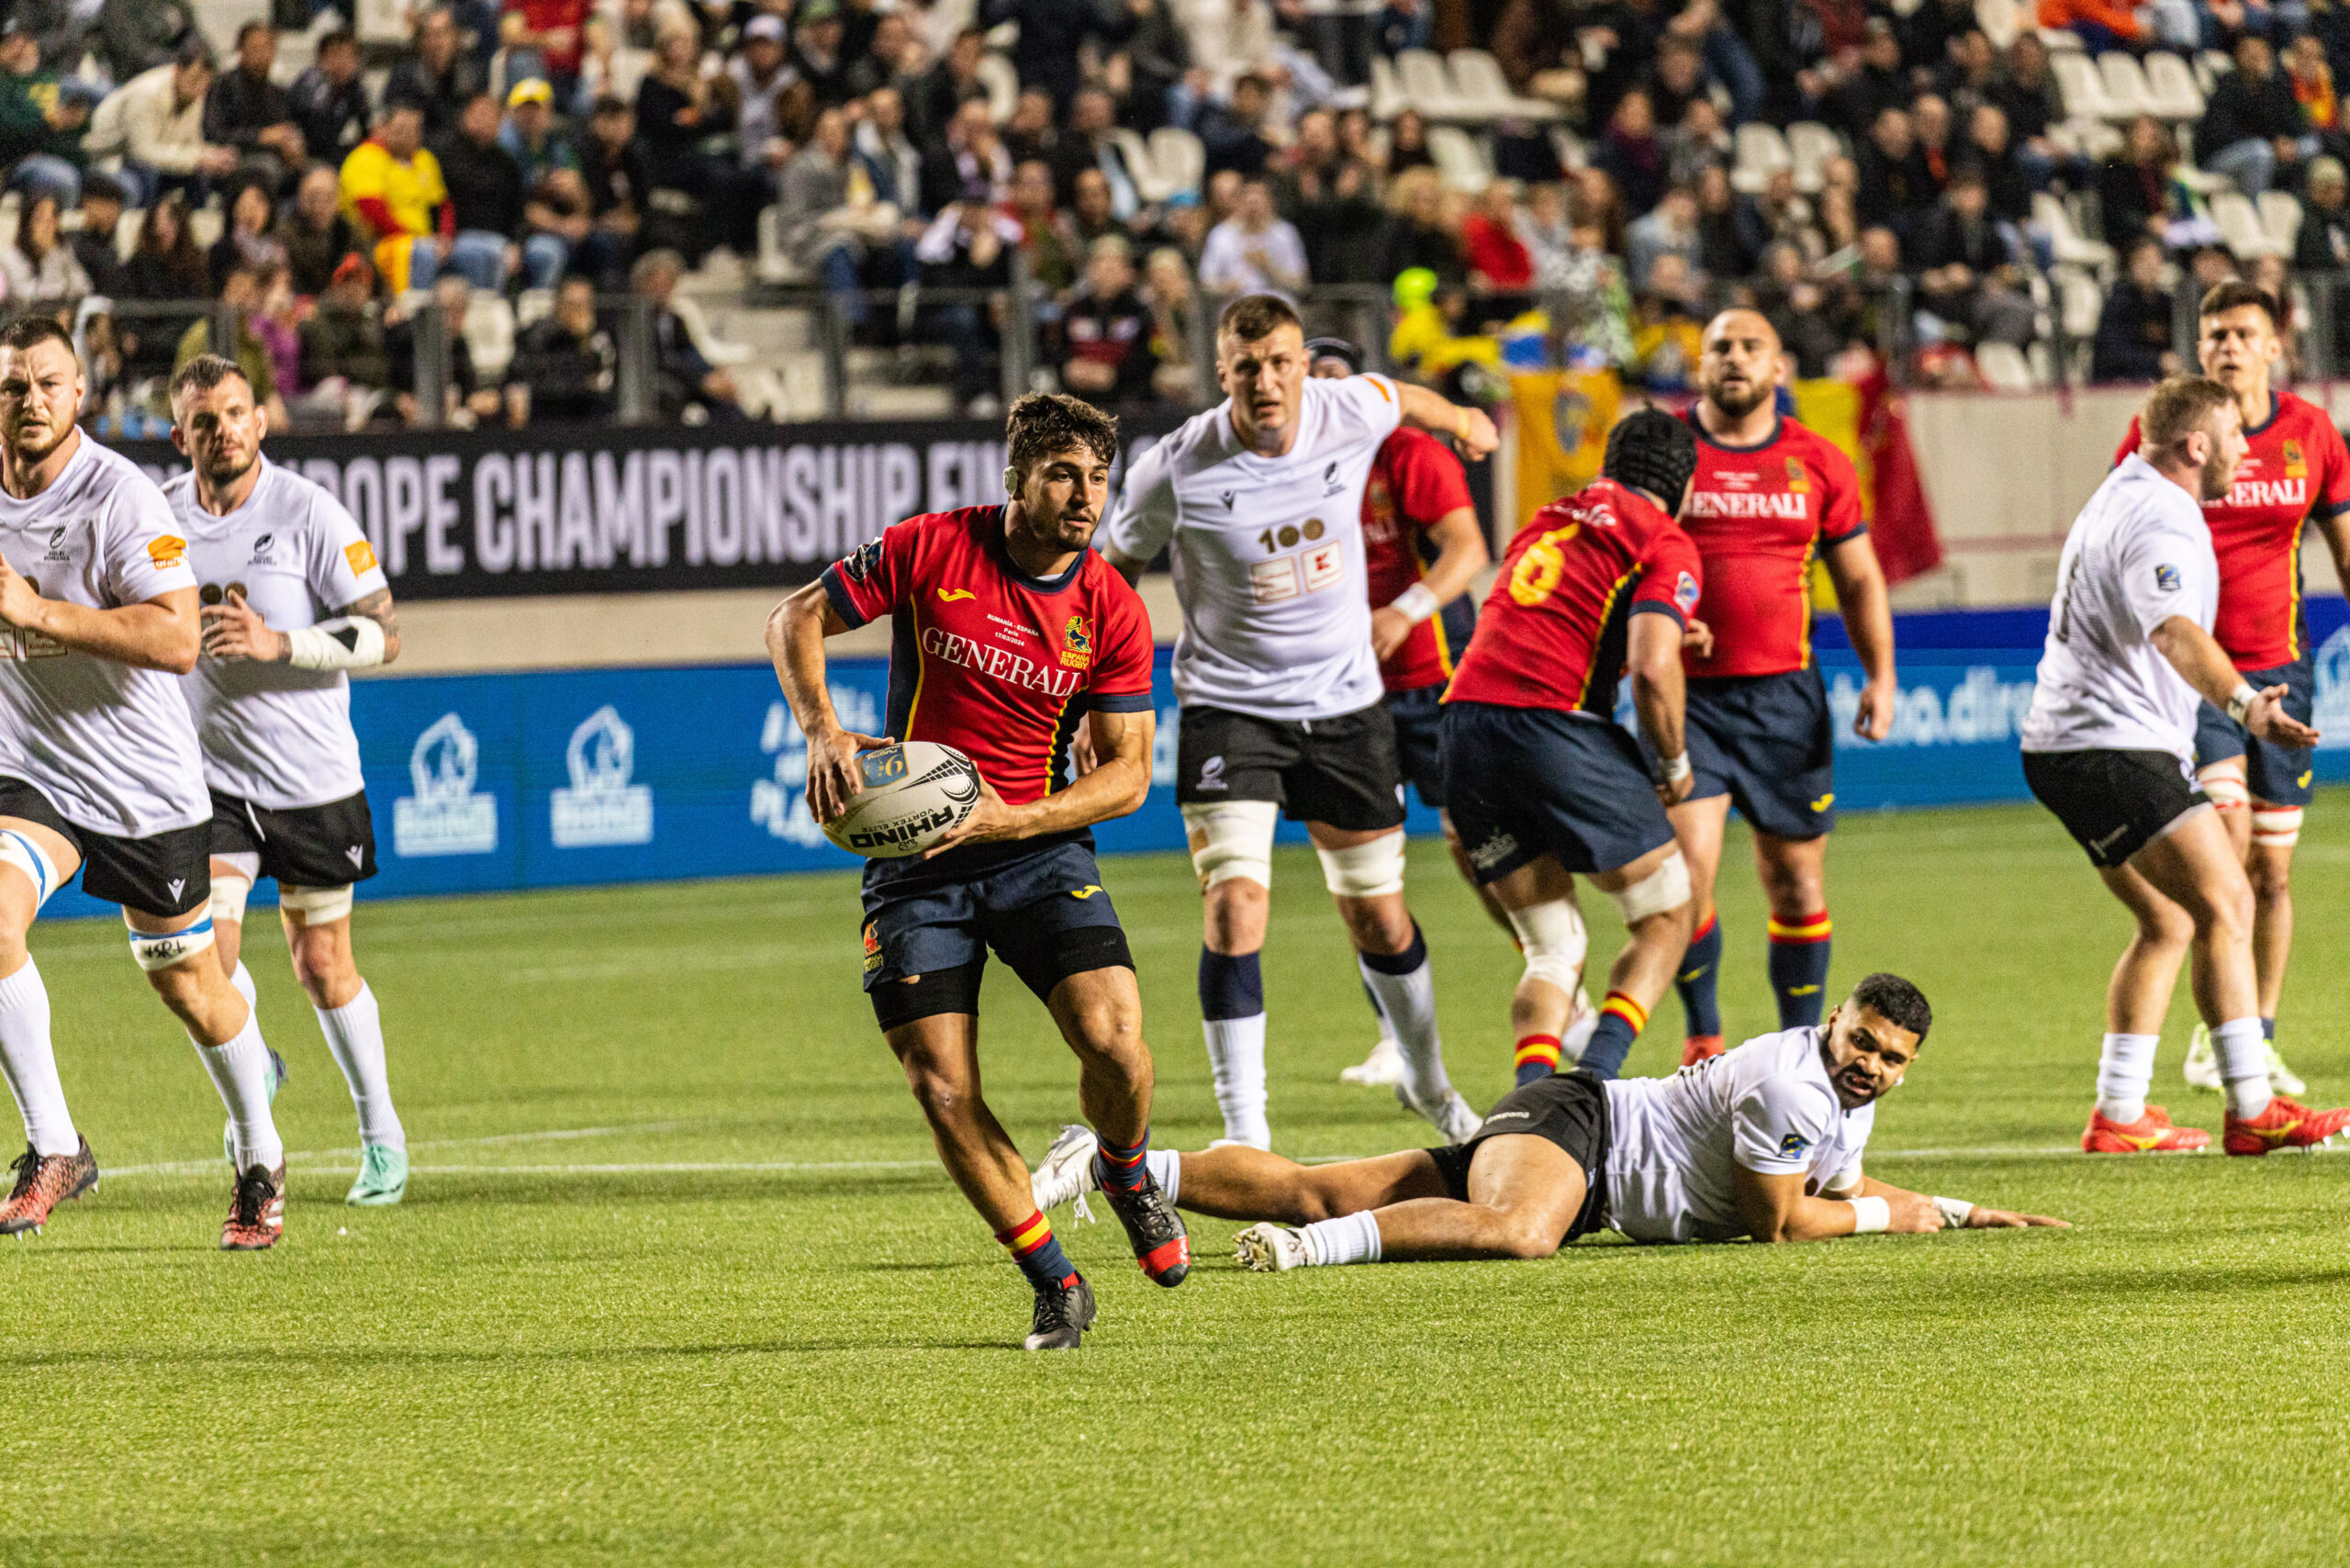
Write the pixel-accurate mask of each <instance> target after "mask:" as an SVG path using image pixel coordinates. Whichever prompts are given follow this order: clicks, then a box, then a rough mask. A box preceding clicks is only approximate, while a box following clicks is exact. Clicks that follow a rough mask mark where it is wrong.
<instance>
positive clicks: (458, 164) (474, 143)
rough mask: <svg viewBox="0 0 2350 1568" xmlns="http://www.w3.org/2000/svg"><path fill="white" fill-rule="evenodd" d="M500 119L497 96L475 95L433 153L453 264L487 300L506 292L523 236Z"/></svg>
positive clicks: (516, 168)
mask: <svg viewBox="0 0 2350 1568" xmlns="http://www.w3.org/2000/svg"><path fill="white" fill-rule="evenodd" d="M502 119H503V117H502V116H501V115H500V113H499V112H498V97H497V95H495V94H492V93H487V92H482V93H476V94H475V95H473V96H472V97H471V98H469V99H467V100H466V101H465V106H464V109H463V110H461V111H460V112H459V113H458V116H457V128H456V129H455V131H454V132H453V133H452V134H451V135H449V136H447V137H444V138H442V141H441V144H440V146H439V147H438V148H436V149H435V150H434V156H435V157H437V158H438V159H439V160H440V162H441V180H442V185H444V186H445V187H446V188H447V190H448V193H449V196H448V200H449V206H450V207H451V208H452V209H453V211H454V212H455V214H456V217H455V218H454V220H453V221H454V222H455V224H456V226H457V236H456V240H455V241H454V243H453V252H452V253H453V258H454V259H453V263H452V264H453V265H454V266H455V267H456V268H457V269H458V270H459V271H460V272H462V273H464V274H465V277H466V279H467V281H469V282H471V283H472V284H473V286H475V287H476V288H484V289H487V290H488V291H489V292H491V293H492V294H500V293H503V292H505V288H506V280H507V278H508V277H509V276H510V275H511V274H513V271H514V269H515V267H516V266H518V265H519V264H520V262H521V259H522V258H521V252H520V250H519V249H518V248H517V246H516V244H515V236H517V235H519V234H520V233H521V232H522V222H523V215H522V207H523V203H524V186H523V184H522V166H521V165H520V164H519V163H517V162H515V161H514V155H513V154H512V153H511V152H509V151H506V149H505V148H503V147H501V146H499V145H498V129H499V127H500V123H501V121H502ZM557 266H558V270H559V269H560V263H557ZM549 281H550V282H552V281H553V280H552V278H550V279H549ZM541 286H544V285H541Z"/></svg>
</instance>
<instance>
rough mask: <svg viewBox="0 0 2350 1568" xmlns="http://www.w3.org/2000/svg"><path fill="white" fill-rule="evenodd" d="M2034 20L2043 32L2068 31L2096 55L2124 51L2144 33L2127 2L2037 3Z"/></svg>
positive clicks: (2054, 0) (2061, 0) (2063, 0)
mask: <svg viewBox="0 0 2350 1568" xmlns="http://www.w3.org/2000/svg"><path fill="white" fill-rule="evenodd" d="M2038 20H2039V22H2040V25H2041V26H2042V27H2043V28H2071V29H2072V30H2073V31H2074V32H2076V33H2078V34H2079V35H2080V37H2081V41H2082V42H2083V43H2086V44H2087V45H2088V46H2089V48H2090V49H2091V50H2095V51H2096V52H2097V53H2099V54H2102V53H2104V52H2105V51H2106V50H2109V49H2128V48H2129V47H2130V46H2132V44H2135V43H2136V42H2138V40H2139V39H2140V37H2141V36H2142V35H2143V31H2144V29H2143V28H2142V27H2141V26H2140V24H2139V21H2138V14H2137V13H2136V12H2135V11H2133V10H2132V9H2131V7H2130V4H2129V0H2040V11H2039V17H2038Z"/></svg>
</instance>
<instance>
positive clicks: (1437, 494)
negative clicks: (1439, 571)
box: [1362, 425, 1477, 691]
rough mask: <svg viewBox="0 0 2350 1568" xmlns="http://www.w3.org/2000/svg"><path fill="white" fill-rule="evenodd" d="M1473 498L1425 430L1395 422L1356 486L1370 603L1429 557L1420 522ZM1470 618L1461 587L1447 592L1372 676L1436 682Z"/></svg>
mask: <svg viewBox="0 0 2350 1568" xmlns="http://www.w3.org/2000/svg"><path fill="white" fill-rule="evenodd" d="M1473 504H1474V503H1473V501H1472V498H1471V497H1470V494H1469V476H1468V474H1467V473H1466V472H1464V471H1463V470H1462V468H1461V466H1460V459H1459V458H1458V457H1455V456H1454V455H1452V453H1451V451H1450V449H1449V448H1448V447H1447V446H1446V445H1445V444H1444V442H1440V441H1438V440H1437V438H1436V437H1434V436H1432V435H1429V434H1428V433H1427V431H1416V430H1414V429H1412V428H1411V427H1410V426H1408V425H1404V426H1399V427H1397V429H1396V431H1395V433H1394V434H1393V435H1391V436H1389V437H1388V438H1387V440H1386V441H1385V442H1383V443H1382V445H1381V446H1380V449H1379V455H1378V456H1377V457H1376V458H1374V459H1372V461H1371V479H1370V482H1369V483H1367V484H1366V485H1364V486H1363V490H1362V554H1363V569H1364V573H1365V576H1366V577H1368V578H1369V579H1370V583H1371V608H1372V609H1373V610H1378V609H1380V608H1382V606H1384V605H1388V604H1391V603H1393V602H1394V599H1395V596H1396V595H1397V594H1399V593H1402V592H1403V591H1404V589H1405V588H1410V587H1411V586H1412V585H1413V584H1414V583H1416V582H1418V581H1419V580H1420V578H1421V577H1423V576H1424V575H1425V574H1426V572H1427V566H1428V563H1429V562H1431V561H1434V560H1435V559H1436V558H1437V555H1438V549H1437V546H1436V543H1435V542H1434V541H1433V540H1431V539H1429V538H1428V536H1427V532H1425V530H1426V528H1427V525H1428V524H1429V523H1432V522H1435V521H1437V520H1438V519H1439V518H1441V517H1443V516H1444V515H1445V513H1447V512H1449V511H1457V510H1460V508H1462V507H1465V506H1471V505H1473ZM1476 625H1477V610H1476V606H1475V605H1474V604H1472V602H1471V601H1470V599H1469V596H1468V595H1467V594H1465V593H1464V594H1457V595H1455V596H1454V597H1453V600H1452V602H1451V603H1449V604H1448V605H1446V606H1444V607H1443V608H1442V609H1441V610H1438V611H1437V612H1436V613H1435V614H1434V615H1432V616H1430V617H1428V619H1427V620H1426V621H1423V622H1420V623H1419V624H1418V625H1416V626H1415V627H1413V628H1412V631H1411V634H1410V635H1409V636H1407V637H1405V638H1404V641H1403V644H1402V645H1401V646H1399V647H1397V648H1396V650H1395V651H1394V652H1393V653H1392V654H1390V655H1387V658H1386V661H1385V662H1384V663H1382V665H1381V666H1379V675H1380V678H1381V679H1382V681H1384V682H1385V683H1386V685H1387V689H1388V690H1390V691H1417V690H1419V689H1421V688H1422V687H1427V686H1441V685H1443V684H1444V683H1445V680H1446V679H1447V678H1449V677H1450V675H1451V674H1452V666H1453V662H1454V661H1455V660H1456V659H1458V658H1459V657H1460V650H1461V649H1462V648H1463V647H1464V646H1466V645H1467V644H1468V642H1469V633H1471V632H1472V631H1473V630H1475V628H1476Z"/></svg>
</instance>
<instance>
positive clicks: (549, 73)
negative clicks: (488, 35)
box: [498, 0, 589, 103]
mask: <svg viewBox="0 0 2350 1568" xmlns="http://www.w3.org/2000/svg"><path fill="white" fill-rule="evenodd" d="M588 11H589V6H588V0H505V4H504V11H503V14H502V15H501V16H500V17H498V39H499V40H500V41H501V42H503V43H504V44H505V45H506V47H507V49H508V50H509V54H511V55H527V56H530V57H532V58H531V59H527V60H524V61H522V62H520V63H522V64H523V65H525V66H528V65H530V64H531V63H532V61H535V63H536V66H537V69H535V70H527V71H525V72H523V73H522V74H525V75H531V76H539V77H543V78H544V79H545V80H546V81H547V82H548V83H549V84H551V85H552V86H553V87H554V90H555V93H556V94H557V95H559V96H560V97H561V98H562V99H563V100H564V102H565V103H569V102H570V101H571V99H572V95H573V94H575V93H576V92H577V91H578V88H579V65H580V60H581V58H582V56H583V55H584V54H585V52H586V44H587V28H588ZM509 79H510V78H509Z"/></svg>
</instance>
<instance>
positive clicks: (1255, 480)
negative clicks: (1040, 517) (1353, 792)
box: [1103, 375, 1402, 720]
mask: <svg viewBox="0 0 2350 1568" xmlns="http://www.w3.org/2000/svg"><path fill="white" fill-rule="evenodd" d="M1401 413H1402V402H1401V398H1400V397H1399V395H1398V394H1397V391H1396V388H1395V384H1394V383H1393V382H1392V381H1390V380H1388V379H1387V378H1386V377H1385V376H1383V375H1350V376H1348V377H1346V378H1345V379H1343V380H1337V381H1315V380H1309V381H1307V382H1306V384H1305V397H1304V403H1303V405H1302V406H1301V407H1300V409H1299V410H1298V431H1297V442H1296V444H1295V445H1294V446H1292V448H1291V449H1290V451H1289V453H1288V454H1287V455H1285V456H1281V457H1264V456H1259V454H1256V453H1253V452H1251V451H1249V450H1248V448H1247V447H1245V446H1243V445H1242V444H1241V443H1240V439H1239V437H1238V436H1237V435H1236V434H1235V433H1234V432H1233V428H1232V405H1231V403H1230V402H1229V401H1226V402H1224V403H1221V404H1219V405H1217V406H1216V407H1215V408H1213V409H1209V410H1208V411H1207V412H1205V413H1203V414H1195V415H1193V416H1192V418H1191V419H1190V420H1186V421H1185V422H1184V424H1183V426H1182V428H1181V429H1180V430H1178V431H1175V433H1174V434H1172V435H1170V436H1168V437H1167V438H1166V439H1165V440H1163V441H1161V442H1159V443H1158V445H1156V446H1154V447H1152V448H1151V449H1150V450H1149V451H1148V452H1147V453H1145V454H1143V455H1142V456H1141V457H1139V458H1137V459H1136V461H1135V464H1134V465H1133V466H1132V467H1131V468H1129V469H1128V470H1127V471H1126V482H1125V493H1124V494H1123V495H1122V496H1120V498H1119V500H1118V507H1117V510H1116V511H1115V512H1114V513H1113V514H1112V516H1111V519H1110V522H1109V526H1108V527H1107V529H1106V530H1105V531H1104V534H1103V539H1104V545H1105V547H1106V548H1108V549H1113V550H1115V551H1116V552H1117V553H1118V554H1121V555H1125V556H1126V557H1128V558H1129V559H1132V560H1138V561H1147V560H1150V559H1152V558H1153V557H1155V556H1157V555H1158V553H1159V551H1161V550H1162V549H1164V550H1168V551H1169V552H1170V556H1171V561H1172V565H1173V566H1174V571H1175V593H1176V597H1177V598H1178V599H1181V601H1182V605H1183V631H1182V634H1181V636H1180V637H1179V638H1178V639H1177V640H1176V644H1175V696H1176V699H1177V700H1179V701H1181V702H1183V703H1186V704H1203V705H1205V706H1209V707H1214V708H1225V709H1230V710H1232V711H1236V712H1241V713H1249V714H1254V715H1256V716H1258V717H1259V718H1265V719H1290V720H1297V719H1329V718H1335V717H1337V715H1338V714H1341V713H1351V712H1354V711H1357V710H1359V709H1363V708H1368V707H1370V706H1371V704H1372V703H1374V702H1376V701H1378V700H1380V698H1381V696H1382V694H1383V692H1384V688H1383V687H1382V685H1381V683H1380V679H1379V661H1378V659H1377V658H1376V657H1374V656H1373V655H1372V654H1371V595H1370V588H1369V578H1368V577H1367V576H1366V574H1365V571H1364V566H1363V547H1362V492H1363V486H1364V483H1365V482H1366V481H1367V480H1368V479H1369V478H1370V476H1371V462H1372V460H1373V459H1375V458H1376V457H1377V456H1378V455H1379V444H1380V442H1383V441H1385V440H1386V439H1387V437H1388V434H1389V432H1391V431H1393V430H1394V428H1395V426H1396V423H1397V421H1398V420H1399V419H1400V417H1401Z"/></svg>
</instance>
